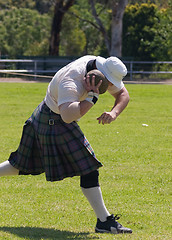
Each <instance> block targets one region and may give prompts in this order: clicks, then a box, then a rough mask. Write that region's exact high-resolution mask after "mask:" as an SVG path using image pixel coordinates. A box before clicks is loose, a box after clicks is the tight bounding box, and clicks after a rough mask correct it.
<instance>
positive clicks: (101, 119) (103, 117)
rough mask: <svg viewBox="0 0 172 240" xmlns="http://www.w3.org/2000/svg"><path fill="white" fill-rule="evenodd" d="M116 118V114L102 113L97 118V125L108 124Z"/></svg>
mask: <svg viewBox="0 0 172 240" xmlns="http://www.w3.org/2000/svg"><path fill="white" fill-rule="evenodd" d="M116 118H117V113H116V112H104V113H103V114H102V115H101V116H100V117H98V118H97V120H98V121H99V124H100V123H102V124H103V125H104V124H110V123H111V122H112V121H114V120H115V119H116Z"/></svg>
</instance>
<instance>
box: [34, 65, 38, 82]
mask: <svg viewBox="0 0 172 240" xmlns="http://www.w3.org/2000/svg"><path fill="white" fill-rule="evenodd" d="M36 74H37V60H34V75H35V76H34V80H36V79H37V78H36Z"/></svg>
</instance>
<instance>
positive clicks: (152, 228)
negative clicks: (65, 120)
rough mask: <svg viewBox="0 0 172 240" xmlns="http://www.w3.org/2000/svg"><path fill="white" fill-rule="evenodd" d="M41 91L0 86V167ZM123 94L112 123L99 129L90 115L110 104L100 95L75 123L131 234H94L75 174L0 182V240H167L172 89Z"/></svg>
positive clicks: (170, 235)
mask: <svg viewBox="0 0 172 240" xmlns="http://www.w3.org/2000/svg"><path fill="white" fill-rule="evenodd" d="M46 87H47V84H32V83H27V84H22V83H0V91H1V94H0V102H1V104H0V162H3V161H4V160H6V159H7V158H8V156H9V154H10V153H11V151H14V150H15V149H16V148H17V146H18V144H19V140H20V137H21V132H22V126H23V123H24V121H25V120H26V119H27V118H28V117H29V116H30V114H31V113H32V111H33V109H34V108H35V107H36V106H37V105H38V104H39V103H40V101H42V99H43V98H44V96H45V92H46ZM127 89H128V90H129V93H130V97H131V101H130V103H129V106H128V107H127V109H126V110H125V111H124V112H123V113H122V114H121V116H119V118H118V119H117V120H116V121H115V122H113V123H112V124H110V125H105V126H103V125H98V124H97V121H96V117H98V116H99V115H100V114H101V113H102V112H103V111H105V110H110V108H111V107H112V105H113V101H114V100H113V98H111V96H109V94H104V95H102V96H101V97H100V99H99V102H98V103H97V104H96V105H95V106H94V107H93V108H92V109H91V111H90V112H89V113H88V114H87V115H86V116H85V117H83V118H82V120H81V121H80V122H79V125H80V126H81V128H82V130H83V131H84V133H85V134H86V136H87V138H88V139H89V141H90V143H91V145H92V146H93V148H94V150H95V152H96V155H97V157H98V158H99V159H100V161H101V162H102V163H103V164H104V167H103V168H101V169H100V184H101V187H102V192H103V196H104V200H105V203H106V206H107V208H108V209H109V211H110V212H111V213H114V214H117V213H120V214H122V218H121V219H120V222H121V223H122V224H123V225H124V226H125V225H126V226H128V227H131V228H132V229H133V234H132V235H124V236H123V235H118V236H116V235H109V234H95V233H94V227H95V223H96V219H95V216H94V213H93V211H92V209H91V207H90V206H89V204H88V202H87V200H86V199H85V197H84V196H83V195H82V192H81V190H80V187H79V177H74V178H72V179H65V180H63V181H61V182H54V183H50V182H46V181H45V177H44V174H42V175H39V176H19V177H2V178H1V179H0V239H3V240H4V239H14V240H16V239H17V240H18V239H33V240H38V239H40V240H41V239H46V240H50V239H51V240H52V239H61V240H63V239H87V240H89V239H108V240H111V239H133V240H136V239H139V240H140V239H142V240H146V239H150V240H154V239H156V240H157V239H159V240H162V239H163V240H164V239H166V240H169V239H172V230H171V223H172V218H171V202H170V201H171V198H170V197H171V192H170V191H171V185H170V184H171V146H172V141H171V133H172V121H171V120H172V119H171V118H172V109H171V106H172V98H171V96H172V86H166V85H127ZM142 124H147V125H148V126H147V127H144V126H142Z"/></svg>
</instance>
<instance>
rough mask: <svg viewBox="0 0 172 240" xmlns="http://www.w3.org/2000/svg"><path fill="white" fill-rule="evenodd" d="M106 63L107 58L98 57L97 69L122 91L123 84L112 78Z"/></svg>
mask: <svg viewBox="0 0 172 240" xmlns="http://www.w3.org/2000/svg"><path fill="white" fill-rule="evenodd" d="M105 62H106V59H105V58H103V57H100V56H98V57H97V58H96V67H97V69H98V70H99V71H100V72H102V73H103V74H104V75H105V77H106V78H107V79H108V80H109V81H110V82H111V83H112V84H114V85H115V86H116V87H117V88H120V89H121V88H122V87H123V82H122V81H120V82H119V80H117V79H115V78H112V76H111V75H110V73H109V70H108V69H107V67H106V65H105Z"/></svg>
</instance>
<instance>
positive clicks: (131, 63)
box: [130, 61, 133, 81]
mask: <svg viewBox="0 0 172 240" xmlns="http://www.w3.org/2000/svg"><path fill="white" fill-rule="evenodd" d="M132 80H133V62H132V61H131V62H130V81H132Z"/></svg>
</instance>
